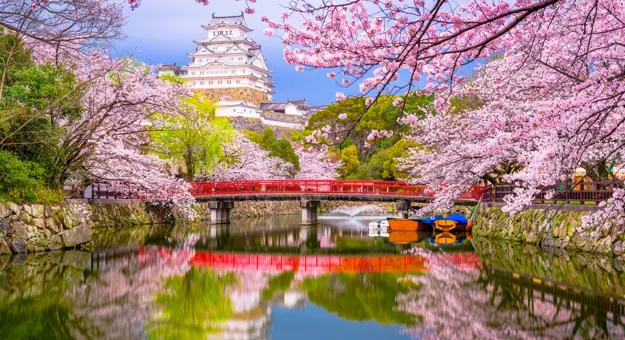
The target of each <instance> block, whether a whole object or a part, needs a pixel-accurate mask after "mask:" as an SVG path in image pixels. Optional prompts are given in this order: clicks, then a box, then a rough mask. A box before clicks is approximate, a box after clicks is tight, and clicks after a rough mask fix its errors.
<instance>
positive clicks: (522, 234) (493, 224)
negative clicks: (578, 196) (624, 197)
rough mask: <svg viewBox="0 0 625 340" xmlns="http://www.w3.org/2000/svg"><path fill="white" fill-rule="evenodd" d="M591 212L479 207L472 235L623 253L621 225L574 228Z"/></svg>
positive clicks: (602, 252)
mask: <svg viewBox="0 0 625 340" xmlns="http://www.w3.org/2000/svg"><path fill="white" fill-rule="evenodd" d="M590 213H592V212H591V211H584V210H564V209H557V208H553V209H528V210H525V211H522V212H520V213H517V214H515V215H513V216H510V214H508V213H506V212H503V211H501V209H500V208H497V207H480V208H479V211H478V214H477V216H476V220H475V226H474V228H473V234H474V235H475V236H480V237H485V238H490V239H503V240H508V241H513V242H522V243H528V244H535V245H539V246H541V247H543V248H560V249H566V250H569V251H584V252H590V253H597V254H614V255H617V256H618V255H622V254H624V253H625V249H623V248H624V245H623V232H624V231H625V225H620V226H617V227H614V228H610V229H608V228H601V226H596V227H595V228H594V229H590V230H585V232H584V235H582V234H581V233H580V232H579V231H578V230H579V229H578V228H579V227H580V226H581V225H582V216H584V215H587V214H590Z"/></svg>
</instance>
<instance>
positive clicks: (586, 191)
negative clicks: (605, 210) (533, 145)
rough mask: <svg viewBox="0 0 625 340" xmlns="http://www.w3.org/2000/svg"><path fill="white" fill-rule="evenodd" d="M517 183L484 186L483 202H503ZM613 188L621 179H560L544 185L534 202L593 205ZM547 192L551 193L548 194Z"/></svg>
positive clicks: (621, 185) (605, 198) (611, 191)
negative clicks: (578, 180)
mask: <svg viewBox="0 0 625 340" xmlns="http://www.w3.org/2000/svg"><path fill="white" fill-rule="evenodd" d="M517 187H518V186H517V185H513V184H498V185H495V186H487V187H485V188H484V190H483V192H484V196H483V198H482V200H483V201H484V202H504V197H506V196H508V195H511V194H513V193H514V189H515V188H517ZM615 188H623V181H622V180H612V181H596V182H583V181H582V182H572V181H560V182H557V183H556V185H551V186H545V187H543V188H542V190H541V191H540V193H538V194H537V195H536V197H535V198H534V203H535V204H572V205H595V204H597V203H599V202H602V201H605V200H607V199H609V198H610V197H612V194H613V193H614V189H615ZM549 193H552V195H551V196H549Z"/></svg>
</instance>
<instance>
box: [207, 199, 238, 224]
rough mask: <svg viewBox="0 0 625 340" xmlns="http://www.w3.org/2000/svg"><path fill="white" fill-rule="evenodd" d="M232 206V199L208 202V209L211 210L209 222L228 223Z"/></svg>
mask: <svg viewBox="0 0 625 340" xmlns="http://www.w3.org/2000/svg"><path fill="white" fill-rule="evenodd" d="M232 208H234V202H233V201H211V202H208V209H210V212H211V224H224V223H230V218H231V211H232Z"/></svg>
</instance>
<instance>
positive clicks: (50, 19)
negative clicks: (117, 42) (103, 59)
mask: <svg viewBox="0 0 625 340" xmlns="http://www.w3.org/2000/svg"><path fill="white" fill-rule="evenodd" d="M122 8H123V7H122V4H121V3H118V2H116V1H112V0H0V28H2V34H10V35H13V36H14V37H15V39H13V42H14V43H13V44H12V45H9V46H6V48H7V49H8V50H7V51H3V52H5V53H4V54H5V55H6V57H5V58H3V60H1V61H0V63H1V65H2V73H1V74H0V98H2V90H3V87H4V83H5V81H6V76H7V70H8V68H9V67H10V66H11V65H13V64H14V63H15V62H16V60H15V59H14V56H15V54H16V53H17V52H18V50H19V47H20V44H21V43H22V41H24V40H28V41H30V42H33V43H37V44H40V46H42V45H46V46H47V48H45V49H39V48H37V49H33V51H32V53H33V55H34V57H35V58H37V57H39V55H40V54H45V55H46V56H50V54H54V55H56V56H58V55H62V54H66V53H68V52H71V53H73V54H82V53H85V52H86V53H89V52H90V50H92V49H93V48H95V47H102V46H106V45H108V43H109V42H110V41H111V40H112V39H117V38H120V37H121V36H122V34H121V29H122V26H123V25H124V22H125V19H124V16H123V13H122ZM50 59H52V60H54V61H57V62H58V59H57V58H55V57H52V58H50Z"/></svg>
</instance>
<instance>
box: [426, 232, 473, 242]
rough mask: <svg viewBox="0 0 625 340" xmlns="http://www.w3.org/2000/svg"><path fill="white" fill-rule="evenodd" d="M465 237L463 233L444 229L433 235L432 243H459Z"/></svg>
mask: <svg viewBox="0 0 625 340" xmlns="http://www.w3.org/2000/svg"><path fill="white" fill-rule="evenodd" d="M465 238H466V236H465V234H452V233H450V232H447V231H444V232H442V233H436V234H435V235H434V244H461V243H462V241H463V240H464V239H465Z"/></svg>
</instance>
